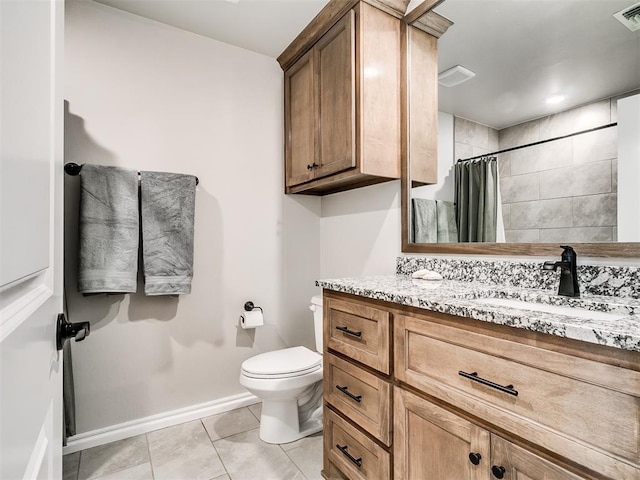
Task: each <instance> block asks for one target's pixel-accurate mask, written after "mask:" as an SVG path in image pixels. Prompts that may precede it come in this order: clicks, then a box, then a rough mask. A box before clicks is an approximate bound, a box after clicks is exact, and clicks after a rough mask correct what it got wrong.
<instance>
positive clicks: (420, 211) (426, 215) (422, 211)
mask: <svg viewBox="0 0 640 480" xmlns="http://www.w3.org/2000/svg"><path fill="white" fill-rule="evenodd" d="M412 204H413V209H412V210H413V241H414V242H416V243H436V242H437V241H438V229H437V213H436V202H435V200H427V199H425V198H413V199H412Z"/></svg>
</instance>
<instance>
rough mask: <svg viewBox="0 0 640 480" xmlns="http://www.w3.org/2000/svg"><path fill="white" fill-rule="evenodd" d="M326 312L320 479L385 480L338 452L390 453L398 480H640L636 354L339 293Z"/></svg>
mask: <svg viewBox="0 0 640 480" xmlns="http://www.w3.org/2000/svg"><path fill="white" fill-rule="evenodd" d="M324 305H325V312H324V315H325V318H324V328H325V332H324V335H325V336H324V339H325V377H324V381H325V385H324V388H325V392H324V393H325V401H326V402H327V403H326V406H325V415H326V418H327V419H328V420H327V422H328V423H325V435H327V434H330V435H331V437H330V438H331V440H330V441H329V443H325V463H324V468H325V474H327V472H329V473H331V472H342V474H344V477H346V478H349V479H354V478H358V479H360V478H379V477H377V476H376V475H378V473H379V472H383V473H384V472H385V471H384V470H379V472H378V471H376V472H375V473H372V472H370V471H369V472H368V473H363V472H362V471H361V469H360V468H357V466H355V467H354V465H355V464H354V462H353V458H351V459H349V456H347V455H345V452H344V451H342V450H340V449H337V447H336V446H335V445H338V444H339V445H341V446H342V445H343V443H344V444H348V445H351V444H354V445H358V444H360V445H359V446H357V447H351V446H349V447H348V449H347V452H356V454H357V455H353V457H354V458H356V459H357V458H359V457H360V456H362V457H363V458H365V456H366V455H372V456H373V457H374V460H369V462H368V463H369V464H371V463H377V462H379V461H380V458H381V457H379V456H378V453H379V452H380V450H377V449H381V451H382V452H386V451H387V448H388V447H391V454H392V456H391V458H390V460H389V461H391V464H392V465H393V472H392V475H393V478H394V479H398V480H400V479H402V480H409V479H413V480H423V479H438V480H443V479H444V480H465V479H469V480H489V479H491V480H493V479H494V478H504V479H506V480H596V479H597V480H600V479H614V478H616V479H617V478H623V479H625V480H626V479H629V480H631V479H634V480H636V479H637V480H640V466H639V463H638V452H639V451H640V429H639V428H638V426H639V425H640V424H639V422H638V419H639V418H640V369H638V368H637V367H636V366H637V365H638V363H637V361H636V360H635V359H636V358H637V355H636V356H631V355H630V356H627V357H625V358H623V359H621V358H618V357H616V358H613V359H611V360H609V358H608V357H605V356H604V355H599V356H595V355H593V354H592V352H591V351H590V350H587V349H584V348H583V347H582V346H580V345H576V344H574V345H570V344H568V345H564V344H563V345H558V343H557V341H555V339H552V340H549V341H547V340H546V339H545V338H544V337H546V336H540V337H538V336H535V337H533V336H525V338H523V336H522V333H521V332H520V331H518V330H514V329H508V328H506V327H497V326H495V325H491V324H488V323H481V322H476V321H472V320H469V319H463V318H459V317H453V316H450V315H441V314H435V313H434V314H432V313H425V312H423V311H420V310H418V309H415V308H412V307H405V306H400V305H391V304H389V306H387V304H386V303H384V302H380V301H377V300H367V299H364V298H361V297H357V296H353V295H348V294H342V293H337V292H325V294H324ZM337 327H338V328H337ZM345 330H347V331H345ZM390 332H393V335H392V336H390V335H389V334H390ZM354 333H355V334H356V335H353V334H354ZM391 347H393V354H394V355H393V359H390V358H389V353H390V350H391ZM335 352H339V353H340V354H341V355H339V356H338V355H335ZM634 355H635V354H634ZM345 357H346V358H345ZM391 360H393V361H391ZM367 367H371V368H373V369H375V370H377V372H372V371H371V370H370V369H369V368H367ZM378 372H380V373H378ZM461 373H465V374H464V375H461ZM481 377H486V378H485V380H487V381H484V380H483V379H482V378H481ZM336 386H340V387H347V388H346V389H345V390H346V391H347V392H348V393H349V394H351V395H353V396H355V397H359V399H360V400H361V401H360V402H356V401H355V400H354V399H353V398H351V397H350V396H349V395H346V392H343V391H342V390H337V389H336V388H335V387H336ZM389 389H391V390H392V395H391V396H392V398H391V403H392V405H391V406H389V402H388V401H387V405H386V406H385V405H384V402H385V400H384V398H385V396H387V395H388V392H389ZM516 391H517V395H515V392H516ZM360 396H361V397H360ZM387 398H388V397H387ZM365 399H366V401H365ZM370 399H374V400H373V401H369V400H370ZM378 402H380V403H378ZM336 412H338V413H336ZM385 412H387V413H385ZM388 412H391V414H389V413H388ZM334 417H335V418H337V420H336V421H333V420H331V419H333V418H334ZM385 433H387V434H390V440H387V441H385V437H384V435H385ZM498 434H499V435H500V436H498ZM326 438H327V437H325V440H326ZM334 439H337V440H338V441H337V442H335V444H333V446H332V442H333V441H334ZM376 447H377V449H376ZM367 451H368V452H369V454H367V453H366V452H367ZM361 452H364V453H361ZM387 453H388V452H387ZM350 455H351V453H350ZM380 455H382V454H380ZM356 463H359V462H356ZM493 467H495V469H494V468H493ZM332 468H333V469H334V470H331V469H332ZM378 468H382V467H378ZM384 475H386V473H384ZM336 478H340V476H339V475H336Z"/></svg>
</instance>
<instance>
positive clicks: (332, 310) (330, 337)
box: [324, 299, 390, 374]
mask: <svg viewBox="0 0 640 480" xmlns="http://www.w3.org/2000/svg"><path fill="white" fill-rule="evenodd" d="M324 323H325V337H324V341H325V345H326V346H327V347H328V348H330V349H333V350H336V351H338V352H340V353H342V354H344V355H347V356H349V357H351V358H353V359H354V360H356V361H358V362H361V363H363V364H365V365H368V366H369V367H371V368H373V369H375V370H378V371H380V372H382V373H386V374H388V373H389V356H390V352H389V350H390V348H389V345H390V343H389V341H390V324H389V313H388V312H385V311H383V310H379V309H377V308H373V307H368V306H365V305H362V304H359V303H352V302H345V301H343V300H336V299H325V303H324Z"/></svg>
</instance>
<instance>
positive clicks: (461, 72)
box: [438, 65, 476, 87]
mask: <svg viewBox="0 0 640 480" xmlns="http://www.w3.org/2000/svg"><path fill="white" fill-rule="evenodd" d="M475 76H476V74H475V73H473V72H472V71H471V70H469V69H468V68H465V67H463V66H462V65H456V66H455V67H451V68H450V69H448V70H445V71H444V72H442V73H441V74H439V75H438V82H439V83H440V85H442V86H444V87H453V86H454V85H459V84H461V83H462V82H466V81H467V80H469V79H470V78H473V77H475Z"/></svg>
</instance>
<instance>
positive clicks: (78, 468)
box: [74, 450, 82, 480]
mask: <svg viewBox="0 0 640 480" xmlns="http://www.w3.org/2000/svg"><path fill="white" fill-rule="evenodd" d="M78 454H79V455H78V466H77V468H76V478H75V479H74V480H78V479H79V478H80V461H82V450H81V451H80V452H78Z"/></svg>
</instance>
